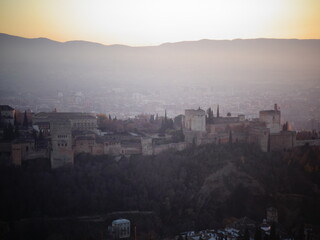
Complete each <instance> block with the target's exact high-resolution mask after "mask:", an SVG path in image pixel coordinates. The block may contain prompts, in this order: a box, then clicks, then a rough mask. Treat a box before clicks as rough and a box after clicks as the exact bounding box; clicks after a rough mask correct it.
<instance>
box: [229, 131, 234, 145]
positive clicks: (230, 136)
mask: <svg viewBox="0 0 320 240" xmlns="http://www.w3.org/2000/svg"><path fill="white" fill-rule="evenodd" d="M232 141H233V140H232V131H231V130H230V132H229V144H232Z"/></svg>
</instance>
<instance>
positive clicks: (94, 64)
mask: <svg viewBox="0 0 320 240" xmlns="http://www.w3.org/2000/svg"><path fill="white" fill-rule="evenodd" d="M314 82H320V40H295V39H292V40H284V39H252V40H240V39H237V40H200V41H190V42H178V43H165V44H162V45H160V46H152V47H129V46H123V45H110V46H107V45H102V44H98V43H92V42H85V41H70V42H63V43H62V42H57V41H52V40H49V39H46V38H36V39H27V38H22V37H16V36H11V35H7V34H0V89H1V90H2V91H3V90H6V89H8V90H18V91H20V90H34V91H39V90H42V89H48V88H52V89H55V90H57V89H73V88H76V89H86V88H87V89H88V88H89V89H92V88H96V87H101V86H111V85H112V86H123V85H125V86H131V85H140V86H148V87H153V86H158V85H162V86H166V85H174V84H179V85H181V84H186V85H187V84H194V83H199V84H201V83H206V84H208V83H209V84H212V85H214V84H224V83H232V84H233V83H235V84H236V83H237V84H239V83H240V84H244V85H246V84H254V83H259V84H260V83H263V84H268V83H270V84H285V85H287V84H288V85H290V84H298V83H303V84H307V83H314Z"/></svg>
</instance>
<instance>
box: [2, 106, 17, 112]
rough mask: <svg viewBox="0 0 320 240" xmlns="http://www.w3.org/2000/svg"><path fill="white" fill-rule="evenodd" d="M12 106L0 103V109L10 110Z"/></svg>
mask: <svg viewBox="0 0 320 240" xmlns="http://www.w3.org/2000/svg"><path fill="white" fill-rule="evenodd" d="M12 110H14V108H12V107H10V106H9V105H0V111H12Z"/></svg>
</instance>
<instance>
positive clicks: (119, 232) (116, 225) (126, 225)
mask: <svg viewBox="0 0 320 240" xmlns="http://www.w3.org/2000/svg"><path fill="white" fill-rule="evenodd" d="M111 227H112V235H113V237H114V239H127V238H130V221H129V220H128V219H123V218H121V219H117V220H114V221H112V226H111Z"/></svg>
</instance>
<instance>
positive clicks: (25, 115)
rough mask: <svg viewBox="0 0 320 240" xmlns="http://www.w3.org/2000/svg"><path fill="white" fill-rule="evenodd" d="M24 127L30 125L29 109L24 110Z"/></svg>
mask: <svg viewBox="0 0 320 240" xmlns="http://www.w3.org/2000/svg"><path fill="white" fill-rule="evenodd" d="M23 127H25V128H27V127H28V117H27V111H24V117H23Z"/></svg>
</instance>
